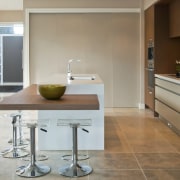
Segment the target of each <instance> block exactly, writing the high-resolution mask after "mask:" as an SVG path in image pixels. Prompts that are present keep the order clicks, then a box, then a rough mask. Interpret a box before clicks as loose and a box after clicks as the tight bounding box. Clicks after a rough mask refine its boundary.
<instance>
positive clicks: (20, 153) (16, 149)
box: [1, 114, 29, 158]
mask: <svg viewBox="0 0 180 180" xmlns="http://www.w3.org/2000/svg"><path fill="white" fill-rule="evenodd" d="M11 117H12V125H13V139H12V147H10V148H9V149H7V150H5V151H4V152H1V154H2V155H3V157H5V158H20V157H24V156H27V155H28V154H29V153H28V152H27V151H25V150H24V149H22V148H24V147H22V146H18V143H17V127H18V125H17V118H19V115H17V114H14V115H12V116H11Z"/></svg>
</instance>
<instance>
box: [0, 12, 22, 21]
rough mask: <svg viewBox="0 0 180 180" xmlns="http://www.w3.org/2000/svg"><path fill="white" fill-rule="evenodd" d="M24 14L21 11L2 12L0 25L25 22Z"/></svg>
mask: <svg viewBox="0 0 180 180" xmlns="http://www.w3.org/2000/svg"><path fill="white" fill-rule="evenodd" d="M23 21H24V13H23V11H21V10H11V11H10V10H9V11H0V23H2V22H23Z"/></svg>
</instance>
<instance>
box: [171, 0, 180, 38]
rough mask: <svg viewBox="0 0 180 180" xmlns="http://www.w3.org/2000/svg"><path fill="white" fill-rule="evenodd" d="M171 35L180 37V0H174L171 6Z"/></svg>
mask: <svg viewBox="0 0 180 180" xmlns="http://www.w3.org/2000/svg"><path fill="white" fill-rule="evenodd" d="M169 9H170V37H180V1H179V0H174V1H172V2H171V4H170V6H169Z"/></svg>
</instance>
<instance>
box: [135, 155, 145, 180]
mask: <svg viewBox="0 0 180 180" xmlns="http://www.w3.org/2000/svg"><path fill="white" fill-rule="evenodd" d="M133 155H134V158H135V159H136V162H137V164H138V166H139V168H140V170H141V172H142V174H143V176H144V178H145V179H146V180H147V177H146V175H145V173H144V171H143V169H142V167H141V164H140V162H139V161H138V159H137V157H136V154H135V153H133Z"/></svg>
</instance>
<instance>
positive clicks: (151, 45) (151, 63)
mask: <svg viewBox="0 0 180 180" xmlns="http://www.w3.org/2000/svg"><path fill="white" fill-rule="evenodd" d="M147 52H148V53H147V56H148V57H147V60H148V68H149V69H154V42H153V40H152V39H149V41H148V51H147Z"/></svg>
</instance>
